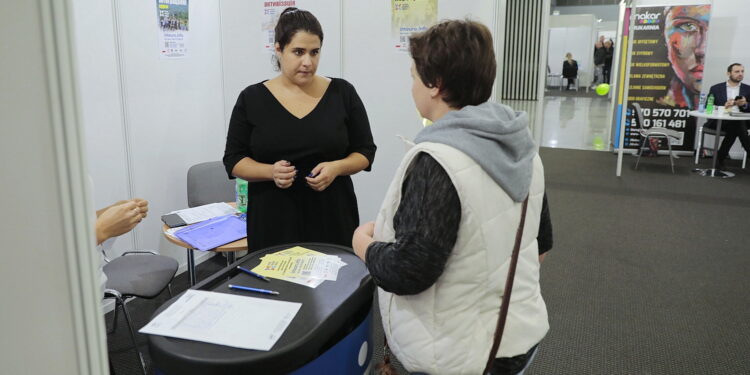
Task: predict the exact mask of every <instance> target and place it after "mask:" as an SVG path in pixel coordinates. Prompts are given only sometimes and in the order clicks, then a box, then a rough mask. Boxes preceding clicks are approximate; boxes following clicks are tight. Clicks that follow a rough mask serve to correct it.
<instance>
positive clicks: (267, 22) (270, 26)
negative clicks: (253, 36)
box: [260, 0, 299, 53]
mask: <svg viewBox="0 0 750 375" xmlns="http://www.w3.org/2000/svg"><path fill="white" fill-rule="evenodd" d="M298 3H299V2H298V1H296V0H285V1H264V2H263V21H262V22H261V30H260V31H261V46H262V49H263V50H264V51H266V52H268V53H273V52H274V50H275V48H274V38H275V34H274V28H275V27H276V23H277V22H278V21H279V16H280V15H281V12H283V11H284V9H286V8H289V7H299V5H297V4H298Z"/></svg>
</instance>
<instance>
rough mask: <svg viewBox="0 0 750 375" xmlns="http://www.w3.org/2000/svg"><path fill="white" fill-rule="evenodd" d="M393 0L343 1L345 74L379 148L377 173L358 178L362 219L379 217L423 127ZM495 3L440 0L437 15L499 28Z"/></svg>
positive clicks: (376, 163) (368, 219) (357, 188)
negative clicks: (393, 29)
mask: <svg viewBox="0 0 750 375" xmlns="http://www.w3.org/2000/svg"><path fill="white" fill-rule="evenodd" d="M390 6H391V5H390V2H389V1H375V0H369V1H357V2H345V3H344V30H345V33H344V78H346V79H347V80H349V81H350V82H351V83H352V84H353V85H354V87H355V88H356V89H357V92H358V93H359V95H360V96H361V97H362V101H363V102H364V104H365V107H366V108H367V114H368V116H369V118H370V125H371V127H372V132H373V137H374V138H375V143H376V144H377V146H378V151H377V155H376V156H375V163H374V164H373V169H372V172H365V173H360V174H358V175H356V176H354V185H355V188H356V191H357V197H358V200H359V214H360V220H361V221H362V222H366V221H370V220H374V219H375V216H376V215H377V212H378V210H379V208H380V204H381V202H382V200H383V197H384V196H385V192H386V190H387V188H388V185H389V184H390V181H391V178H392V177H393V173H394V172H395V171H396V168H397V167H398V163H399V162H400V160H401V157H402V156H403V155H404V152H405V150H406V148H405V145H404V143H403V142H402V141H401V140H399V139H398V138H397V137H396V135H397V134H400V135H403V136H405V137H407V138H409V139H413V138H414V136H415V135H416V134H417V133H418V132H419V130H420V129H422V122H421V119H420V117H419V115H418V113H417V110H416V107H415V106H414V102H413V101H412V98H411V77H410V76H409V68H410V66H411V58H410V57H409V54H408V53H403V52H398V51H396V50H395V48H393V46H392V44H393V43H392V39H391V35H390V25H391V19H390V17H391V8H390ZM496 6H497V4H495V2H493V1H472V2H467V1H458V0H441V1H439V3H438V18H439V19H447V18H466V17H469V18H471V19H474V20H478V21H481V22H483V23H484V24H486V25H487V26H488V27H489V28H490V30H492V31H493V33H494V32H495V30H496V25H495V10H496V8H495V7H496Z"/></svg>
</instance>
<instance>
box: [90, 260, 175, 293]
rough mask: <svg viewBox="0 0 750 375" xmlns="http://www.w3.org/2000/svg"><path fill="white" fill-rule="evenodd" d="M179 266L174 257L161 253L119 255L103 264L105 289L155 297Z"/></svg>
mask: <svg viewBox="0 0 750 375" xmlns="http://www.w3.org/2000/svg"><path fill="white" fill-rule="evenodd" d="M178 266H179V265H178V264H177V261H176V260H174V259H173V258H170V257H166V256H163V255H151V254H133V255H125V256H121V257H118V258H115V259H113V260H112V261H111V262H109V263H107V264H105V265H104V274H106V275H107V284H106V288H107V289H114V290H116V291H118V292H120V293H121V294H122V295H123V296H124V297H131V296H133V297H141V298H154V297H156V296H157V295H159V293H161V291H162V290H164V288H165V287H166V286H167V284H169V282H170V281H171V280H172V277H174V275H175V273H177V267H178Z"/></svg>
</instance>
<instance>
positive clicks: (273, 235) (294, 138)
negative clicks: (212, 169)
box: [223, 8, 376, 251]
mask: <svg viewBox="0 0 750 375" xmlns="http://www.w3.org/2000/svg"><path fill="white" fill-rule="evenodd" d="M274 34H275V49H276V52H275V56H276V58H277V68H278V69H279V70H280V71H281V74H279V75H278V76H277V77H275V78H273V79H271V80H267V81H263V82H260V83H256V84H254V85H251V86H248V87H247V88H245V89H244V90H243V91H242V92H241V93H240V95H239V98H238V99H237V103H236V104H235V106H234V110H233V111H232V117H231V119H230V121H229V131H228V133H227V141H226V147H225V150H224V159H223V162H224V166H225V168H226V171H227V174H228V175H229V178H234V177H235V176H236V177H239V178H242V179H245V180H247V181H248V210H247V234H248V236H247V242H248V248H249V251H257V250H261V249H263V248H265V247H268V246H273V245H280V244H286V243H294V242H325V243H332V244H339V245H344V246H349V245H350V244H351V233H352V232H353V231H354V229H355V228H356V227H357V225H358V224H359V211H358V209H357V197H356V196H355V194H354V186H353V185H352V180H351V178H350V177H349V176H350V175H353V174H355V173H358V172H360V171H362V170H370V168H371V166H372V162H373V160H374V158H375V149H376V147H375V144H374V143H373V140H372V133H371V131H370V122H369V120H368V118H367V112H366V111H365V107H364V104H362V100H360V98H359V95H357V91H356V90H355V89H354V86H352V85H351V84H350V83H349V82H347V81H345V80H343V79H339V78H327V77H322V76H319V75H317V74H316V71H317V68H318V62H319V61H320V53H321V47H322V43H323V30H322V28H321V26H320V23H319V22H318V20H317V19H316V18H315V16H314V15H313V14H312V13H310V12H308V11H305V10H301V9H297V8H286V9H285V10H284V11H283V12H282V13H281V15H280V16H279V21H278V23H277V25H276V27H275V29H274Z"/></svg>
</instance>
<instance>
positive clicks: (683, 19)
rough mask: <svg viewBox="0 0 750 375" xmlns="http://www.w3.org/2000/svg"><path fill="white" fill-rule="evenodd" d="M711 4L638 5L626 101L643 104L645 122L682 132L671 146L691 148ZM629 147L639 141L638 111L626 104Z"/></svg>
mask: <svg viewBox="0 0 750 375" xmlns="http://www.w3.org/2000/svg"><path fill="white" fill-rule="evenodd" d="M710 13H711V6H710V5H673V6H658V7H638V8H636V13H635V24H634V25H633V36H632V37H633V49H632V54H631V57H630V58H631V64H630V85H629V87H628V90H629V91H628V103H639V104H640V105H641V107H642V109H643V118H644V119H643V126H644V128H650V127H664V128H668V129H673V130H676V131H678V132H679V133H680V139H679V140H677V141H673V142H672V149H673V150H683V151H692V150H693V141H694V139H695V122H696V119H695V117H691V116H688V112H689V111H692V110H694V109H697V108H698V101H699V99H700V92H701V86H702V84H703V64H704V61H705V51H706V35H707V33H708V22H709V17H710ZM628 107H629V108H628V112H627V119H626V122H625V126H626V128H625V139H624V147H625V148H636V149H637V148H638V147H639V145H640V142H641V138H640V134H639V133H638V129H639V125H638V123H637V122H636V121H635V113H634V111H633V110H632V107H631V106H628Z"/></svg>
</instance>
